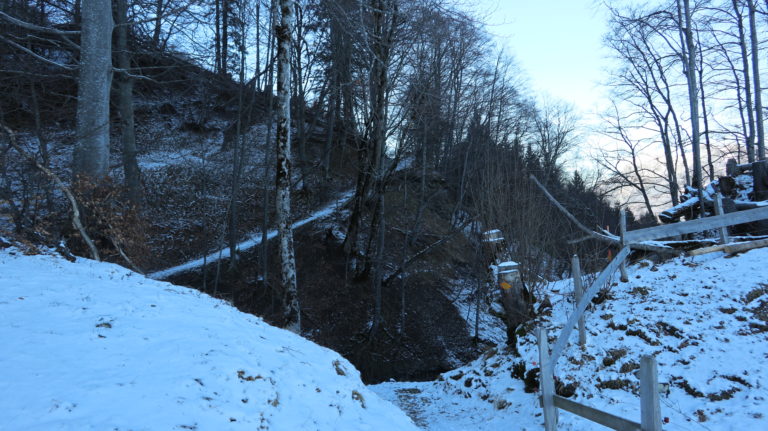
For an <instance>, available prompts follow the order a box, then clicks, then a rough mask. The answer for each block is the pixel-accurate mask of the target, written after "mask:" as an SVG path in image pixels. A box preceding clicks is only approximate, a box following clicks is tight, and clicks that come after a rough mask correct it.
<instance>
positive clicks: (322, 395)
mask: <svg viewBox="0 0 768 431" xmlns="http://www.w3.org/2000/svg"><path fill="white" fill-rule="evenodd" d="M0 340H2V341H3V347H2V352H3V354H2V355H0V406H2V407H3V408H2V409H1V410H0V429H2V430H46V431H48V430H78V431H80V430H201V431H204V430H214V431H218V430H239V429H243V430H256V429H265V430H266V429H268V430H390V429H397V430H411V429H416V427H415V426H414V425H413V424H412V423H411V421H410V420H409V419H408V418H407V417H406V416H405V415H404V414H403V413H402V412H401V411H399V410H398V409H397V408H395V407H394V406H392V405H391V404H390V403H388V402H386V401H383V400H381V399H380V398H379V397H377V396H376V395H375V394H374V393H373V392H371V391H370V390H369V389H368V388H366V387H365V385H363V384H362V382H361V381H360V377H359V373H358V371H357V370H356V369H355V368H354V367H353V366H352V365H351V364H350V363H349V362H348V361H346V360H345V359H343V358H342V357H340V356H339V355H338V354H336V353H335V352H332V351H331V350H328V349H326V348H323V347H320V346H318V345H315V344H313V343H311V342H309V341H307V340H305V339H303V338H301V337H299V336H297V335H295V334H293V333H290V332H288V331H285V330H282V329H278V328H275V327H272V326H270V325H268V324H266V323H264V322H263V321H262V320H261V319H259V318H257V317H253V316H251V315H247V314H244V313H241V312H239V311H237V310H236V309H235V308H233V307H231V306H230V305H228V304H227V303H225V302H223V301H220V300H217V299H214V298H211V297H209V296H206V295H205V294H201V293H200V292H198V291H195V290H192V289H188V288H184V287H179V286H174V285H172V284H169V283H165V282H159V281H155V280H151V279H148V278H145V277H143V276H141V275H138V274H136V273H134V272H131V271H128V270H126V269H124V268H122V267H120V266H117V265H113V264H108V263H98V262H94V261H90V260H87V259H78V260H77V261H76V262H74V263H70V262H68V261H66V260H64V259H62V258H60V257H57V256H54V255H53V254H52V253H51V254H40V255H29V256H27V255H24V253H23V252H22V251H21V250H19V249H16V248H13V247H9V248H5V249H2V250H0Z"/></svg>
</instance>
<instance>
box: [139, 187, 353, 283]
mask: <svg viewBox="0 0 768 431" xmlns="http://www.w3.org/2000/svg"><path fill="white" fill-rule="evenodd" d="M353 194H354V190H351V191H347V192H345V193H344V194H342V195H341V196H339V197H338V198H336V199H335V200H334V201H333V202H331V203H330V204H328V205H326V206H325V207H323V208H321V209H319V210H317V211H315V212H314V213H312V214H310V215H309V216H308V217H306V218H303V219H301V220H299V221H297V222H295V223H293V225H291V226H292V227H293V229H297V228H300V227H302V226H304V225H305V224H307V223H312V222H313V221H315V220H318V219H321V218H323V217H327V216H328V215H330V214H332V213H333V212H334V211H336V209H337V208H339V207H340V206H341V205H342V204H343V203H344V202H346V201H347V200H348V199H349V198H351V197H352V195H353ZM276 236H277V230H276V229H272V230H270V231H269V232H268V233H267V239H272V238H274V237H276ZM259 244H261V232H255V233H252V234H251V235H249V236H248V239H246V240H245V241H243V242H241V243H240V244H238V245H237V248H238V250H240V251H244V250H249V249H251V248H253V247H255V246H257V245H259ZM226 258H229V247H226V248H223V249H221V250H218V251H215V252H213V253H211V254H209V255H208V256H205V257H201V258H199V259H194V260H190V261H189V262H185V263H182V264H181V265H176V266H174V267H171V268H168V269H163V270H161V271H157V272H153V273H151V274H147V277H150V278H154V279H155V280H164V279H166V278H168V277H171V276H174V275H176V274H180V273H183V272H186V271H189V270H191V269H195V268H199V267H201V266H203V265H204V264H209V263H212V262H216V261H217V260H219V259H226Z"/></svg>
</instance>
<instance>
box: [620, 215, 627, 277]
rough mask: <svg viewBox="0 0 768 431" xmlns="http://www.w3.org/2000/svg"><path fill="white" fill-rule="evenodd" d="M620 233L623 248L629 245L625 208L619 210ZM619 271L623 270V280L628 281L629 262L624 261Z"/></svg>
mask: <svg viewBox="0 0 768 431" xmlns="http://www.w3.org/2000/svg"><path fill="white" fill-rule="evenodd" d="M619 234H620V235H621V248H624V246H625V245H627V242H626V239H625V237H626V236H627V212H626V211H624V208H622V209H621V210H620V211H619ZM619 271H620V272H621V281H622V282H624V283H626V282H628V281H629V276H628V275H627V264H625V263H624V262H622V263H621V265H620V266H619Z"/></svg>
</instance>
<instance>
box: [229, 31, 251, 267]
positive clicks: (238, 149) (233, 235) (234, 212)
mask: <svg viewBox="0 0 768 431" xmlns="http://www.w3.org/2000/svg"><path fill="white" fill-rule="evenodd" d="M243 24H244V21H243ZM241 31H242V35H243V37H245V25H243V26H242V28H241ZM243 93H245V45H244V44H242V43H241V44H240V85H239V92H238V96H237V105H238V107H237V137H236V138H235V148H234V149H233V151H232V190H231V194H230V199H229V270H230V271H236V270H237V260H238V256H237V240H238V228H237V226H238V223H239V217H238V213H239V209H240V208H239V203H238V196H239V195H240V174H241V172H242V170H243V151H244V149H243V146H244V143H243V114H244V113H245V112H244V110H245V104H244V102H243ZM251 105H252V104H251ZM248 117H249V118H248V121H247V122H246V124H250V115H249V116H248Z"/></svg>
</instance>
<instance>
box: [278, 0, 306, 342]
mask: <svg viewBox="0 0 768 431" xmlns="http://www.w3.org/2000/svg"><path fill="white" fill-rule="evenodd" d="M293 14H294V8H293V0H280V24H279V25H276V26H275V37H276V40H277V133H276V141H277V142H276V144H277V145H276V147H277V171H276V184H277V199H276V202H275V204H276V205H275V208H276V215H277V229H278V232H279V238H280V271H281V273H280V281H281V284H282V288H283V292H284V301H283V307H284V308H283V316H284V317H285V322H286V327H287V328H289V329H291V330H292V331H294V332H296V333H301V314H300V310H299V298H298V292H297V286H296V261H295V258H294V252H293V230H292V228H291V224H290V223H291V100H290V98H291V93H290V91H291V59H290V50H291V37H292V33H293Z"/></svg>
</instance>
